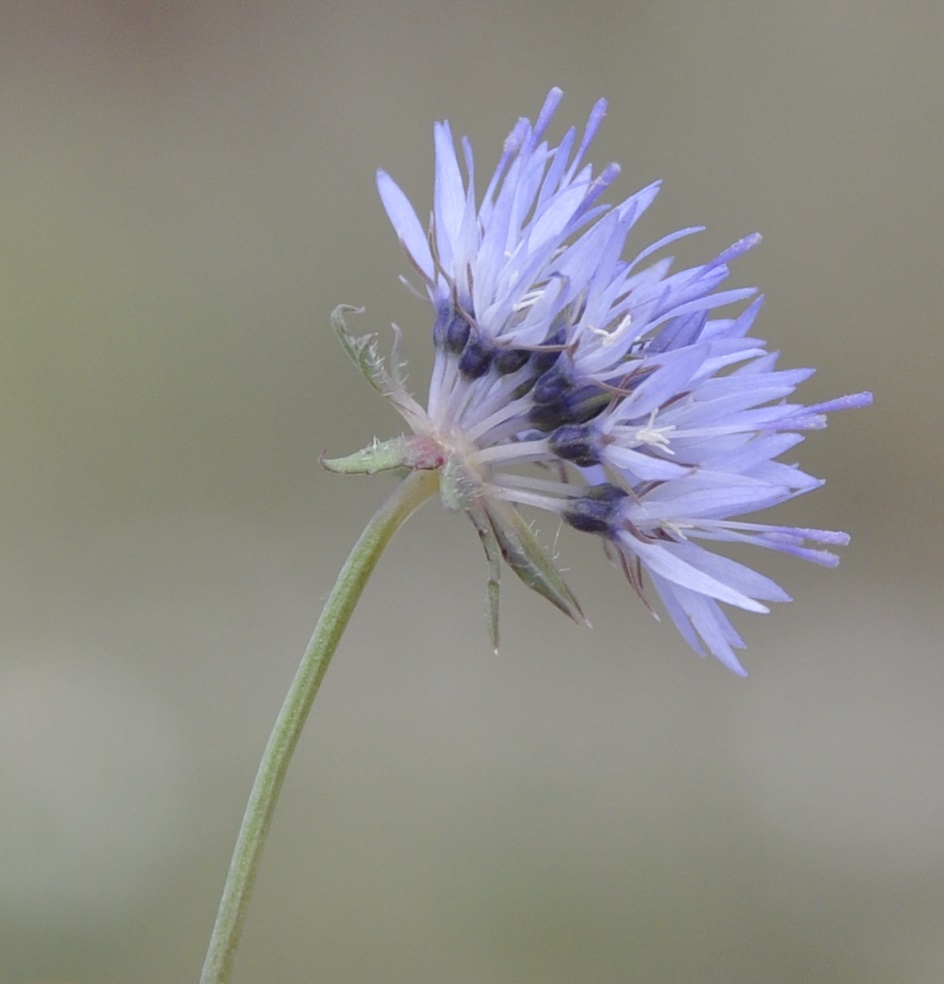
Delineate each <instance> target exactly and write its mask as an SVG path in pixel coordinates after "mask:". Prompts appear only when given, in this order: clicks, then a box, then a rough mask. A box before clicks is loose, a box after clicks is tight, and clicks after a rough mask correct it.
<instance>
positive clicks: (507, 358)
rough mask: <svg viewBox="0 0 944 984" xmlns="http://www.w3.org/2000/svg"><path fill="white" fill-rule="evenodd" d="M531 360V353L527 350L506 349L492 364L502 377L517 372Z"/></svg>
mask: <svg viewBox="0 0 944 984" xmlns="http://www.w3.org/2000/svg"><path fill="white" fill-rule="evenodd" d="M530 358H531V353H530V352H529V351H528V350H527V349H504V351H501V352H499V353H498V355H496V356H495V361H494V362H493V363H492V364H493V365H494V366H495V371H496V372H497V373H498V374H499V375H500V376H507V375H509V374H510V373H513V372H517V371H518V370H519V369H520V368H521V367H522V366H523V365H524V364H525V363H526V362H527V361H528V359H530Z"/></svg>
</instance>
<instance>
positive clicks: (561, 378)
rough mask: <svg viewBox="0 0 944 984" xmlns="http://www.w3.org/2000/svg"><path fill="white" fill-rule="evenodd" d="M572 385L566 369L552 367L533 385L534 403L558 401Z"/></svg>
mask: <svg viewBox="0 0 944 984" xmlns="http://www.w3.org/2000/svg"><path fill="white" fill-rule="evenodd" d="M573 385H574V384H573V380H572V379H571V378H570V375H569V374H568V372H567V369H566V367H562V366H559V365H557V366H554V367H553V368H551V369H548V370H547V372H546V373H544V374H543V375H542V376H541V377H540V378H539V379H538V381H537V382H536V383H535V384H534V402H535V403H553V402H554V401H555V400H560V399H561V398H562V397H563V396H564V395H565V393H566V392H567V390H569V389H571V388H572V387H573Z"/></svg>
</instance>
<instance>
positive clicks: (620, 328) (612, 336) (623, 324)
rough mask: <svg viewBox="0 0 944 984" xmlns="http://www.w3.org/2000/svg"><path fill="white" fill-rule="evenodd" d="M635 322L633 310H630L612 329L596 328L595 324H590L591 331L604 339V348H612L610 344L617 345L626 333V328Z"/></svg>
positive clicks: (602, 342)
mask: <svg viewBox="0 0 944 984" xmlns="http://www.w3.org/2000/svg"><path fill="white" fill-rule="evenodd" d="M632 323H633V315H632V312H629V313H628V314H626V315H625V317H624V318H623V319H622V321H620V323H619V324H618V325H617V326H616V327H615V328H614V329H613V330H612V331H608V330H607V329H606V328H594V327H593V325H588V327H589V329H590V331H591V332H592V333H593V334H594V335H596V336H597V338H600V339H602V341H601V342H600V344H601V345H602V346H603V348H605V349H606V348H610V346H612V345H615V344H616V343H617V342H618V341H619V340H620V338H621V337H622V336H623V335H625V334H626V329H627V328H629V326H630V325H631V324H632Z"/></svg>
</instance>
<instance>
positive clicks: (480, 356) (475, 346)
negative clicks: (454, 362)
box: [459, 334, 494, 379]
mask: <svg viewBox="0 0 944 984" xmlns="http://www.w3.org/2000/svg"><path fill="white" fill-rule="evenodd" d="M493 354H494V352H493V349H492V348H491V347H490V346H489V345H487V344H486V343H485V342H483V341H482V340H481V339H480V338H479V337H478V334H475V335H472V336H470V338H469V341H468V343H467V344H466V347H465V348H464V349H463V350H462V355H460V356H459V372H461V373H462V375H463V376H465V378H466V379H479V378H480V377H481V376H484V375H485V373H487V372H488V370H489V369H490V368H491V365H492V356H493Z"/></svg>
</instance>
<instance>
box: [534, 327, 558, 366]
mask: <svg viewBox="0 0 944 984" xmlns="http://www.w3.org/2000/svg"><path fill="white" fill-rule="evenodd" d="M542 344H544V345H555V346H560V345H566V344H567V329H566V328H564V327H563V326H562V327H560V328H558V329H556V330H555V331H552V332H551V333H550V334H549V335H548V336H547V338H545V339H544V341H543V343H542ZM562 351H563V350H562V349H560V348H552V349H551V351H549V352H542V351H540V350H539V351H537V352H535V353H534V357H533V359H532V362H531V365H532V366H534V371H535V372H536V373H537V374H538V375H541V373H543V372H547V370H548V369H550V368H551V366H552V365H554V363H555V362H557V360H558V359H559V358H560V354H561V352H562Z"/></svg>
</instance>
